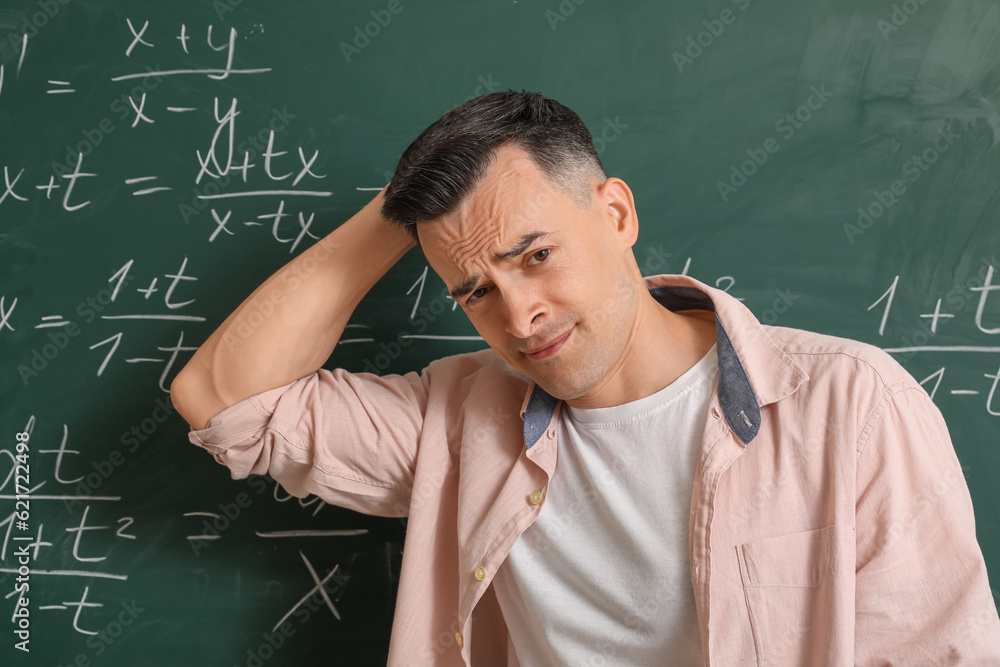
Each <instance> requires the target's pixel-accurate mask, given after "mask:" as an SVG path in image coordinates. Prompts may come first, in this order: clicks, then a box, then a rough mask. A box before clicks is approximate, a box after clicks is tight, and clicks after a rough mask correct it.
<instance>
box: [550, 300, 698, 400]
mask: <svg viewBox="0 0 1000 667" xmlns="http://www.w3.org/2000/svg"><path fill="white" fill-rule="evenodd" d="M638 296H639V298H638V299H637V308H636V316H635V320H634V322H633V326H632V327H631V330H630V334H629V339H628V342H627V343H626V345H625V347H624V350H623V352H622V354H621V357H620V358H619V360H618V362H617V363H616V364H615V366H614V368H613V369H612V370H611V372H610V373H608V375H607V376H606V377H605V378H604V380H602V381H601V383H600V384H599V385H598V386H597V387H595V388H594V389H592V390H591V391H589V392H587V394H585V395H583V396H579V397H577V398H574V399H569V400H567V401H566V402H567V403H568V404H569V405H571V406H572V407H574V408H601V407H608V406H612V405H621V404H623V403H628V402H630V401H636V400H638V399H640V398H645V397H646V396H649V395H650V394H654V393H656V392H657V391H659V390H661V389H663V388H664V387H666V386H667V385H669V384H671V383H672V382H673V381H674V380H676V379H677V378H679V377H680V376H681V375H683V374H684V373H685V372H686V371H688V370H689V369H690V368H691V367H692V366H694V365H695V364H696V363H698V361H699V360H701V359H702V357H704V356H705V354H707V353H708V351H709V350H710V349H711V348H712V345H714V344H715V315H714V313H712V312H711V311H691V313H690V314H687V315H678V314H677V313H674V312H671V311H670V310H669V309H667V308H665V307H663V306H662V305H660V303H659V302H658V301H657V300H656V299H655V298H654V297H653V296H652V295H651V294H650V293H649V291H648V290H646V289H645V288H643V290H642V293H641V294H640V295H638ZM694 313H698V315H695V314H694ZM705 315H707V316H708V317H704V316H705Z"/></svg>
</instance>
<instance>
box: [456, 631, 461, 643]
mask: <svg viewBox="0 0 1000 667" xmlns="http://www.w3.org/2000/svg"><path fill="white" fill-rule="evenodd" d="M455 641H457V642H458V645H459V646H461V645H462V633H461V632H456V633H455Z"/></svg>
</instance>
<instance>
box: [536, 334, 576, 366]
mask: <svg viewBox="0 0 1000 667" xmlns="http://www.w3.org/2000/svg"><path fill="white" fill-rule="evenodd" d="M571 333H573V329H572V328H570V330H569V331H567V332H566V333H564V334H562V335H561V336H559V337H558V338H556V339H555V340H553V341H551V342H549V343H546V344H545V345H543V346H541V347H536V348H535V349H534V350H529V351H526V352H525V353H524V354H525V356H527V357H529V358H530V359H536V360H537V359H547V358H548V357H551V356H552V355H553V354H555V353H556V352H558V351H559V349H560V348H562V346H563V345H564V344H565V343H566V340H567V339H568V338H569V335H570V334H571Z"/></svg>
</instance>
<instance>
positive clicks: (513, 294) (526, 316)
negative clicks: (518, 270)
mask: <svg viewBox="0 0 1000 667" xmlns="http://www.w3.org/2000/svg"><path fill="white" fill-rule="evenodd" d="M506 287H507V289H506V290H505V294H504V297H503V298H504V305H505V307H506V309H507V326H506V329H507V333H509V334H510V335H512V336H516V337H518V338H530V337H531V336H532V335H534V334H535V333H536V332H537V331H538V329H539V327H540V326H541V325H542V324H543V322H544V320H545V312H546V308H545V304H544V303H543V301H542V299H541V298H540V296H539V294H538V292H537V291H536V290H534V289H531V288H530V287H529V286H528V285H526V284H523V283H522V284H515V285H507V286H506Z"/></svg>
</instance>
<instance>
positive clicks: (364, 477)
mask: <svg viewBox="0 0 1000 667" xmlns="http://www.w3.org/2000/svg"><path fill="white" fill-rule="evenodd" d="M427 393H428V382H427V377H426V371H425V373H421V374H418V373H414V372H411V373H407V374H405V375H385V376H378V375H374V374H371V373H348V372H347V371H344V370H343V369H336V370H333V371H328V370H326V369H320V370H318V371H316V372H315V373H313V374H311V375H307V376H306V377H303V378H301V379H299V380H295V381H294V382H290V383H288V384H286V385H284V386H281V387H276V388H274V389H270V390H268V391H265V392H262V393H260V394H256V395H254V396H251V397H249V398H247V399H245V400H243V401H241V402H239V403H236V404H235V405H231V406H229V407H228V408H226V409H225V410H223V411H222V412H220V413H219V414H217V415H216V416H214V417H213V418H212V419H211V420H209V422H208V424H207V425H206V427H205V428H203V429H199V430H192V431H190V433H189V434H188V439H189V440H190V441H191V442H192V443H193V444H195V445H198V446H200V447H203V448H204V449H205V450H207V451H208V452H209V453H210V454H212V456H213V457H214V458H215V460H216V461H218V462H219V463H221V464H223V465H225V466H226V467H228V468H229V469H230V471H231V473H232V477H233V479H243V478H245V477H246V476H247V475H262V474H264V473H268V474H270V475H271V477H272V478H273V479H275V480H276V481H277V482H278V483H279V484H281V486H282V487H284V489H285V490H286V491H288V492H289V493H291V494H292V495H294V496H298V497H304V496H306V495H308V494H310V493H312V494H315V495H317V496H319V497H320V498H322V499H323V500H325V501H326V502H328V503H330V504H333V505H338V506H341V507H346V508H348V509H352V510H355V511H357V512H363V513H365V514H372V515H377V516H387V517H388V516H394V517H398V516H407V513H408V509H409V499H410V493H411V489H412V487H413V473H414V467H415V463H416V455H417V445H418V441H419V438H420V433H421V429H422V426H423V418H424V413H425V410H426V405H427Z"/></svg>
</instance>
